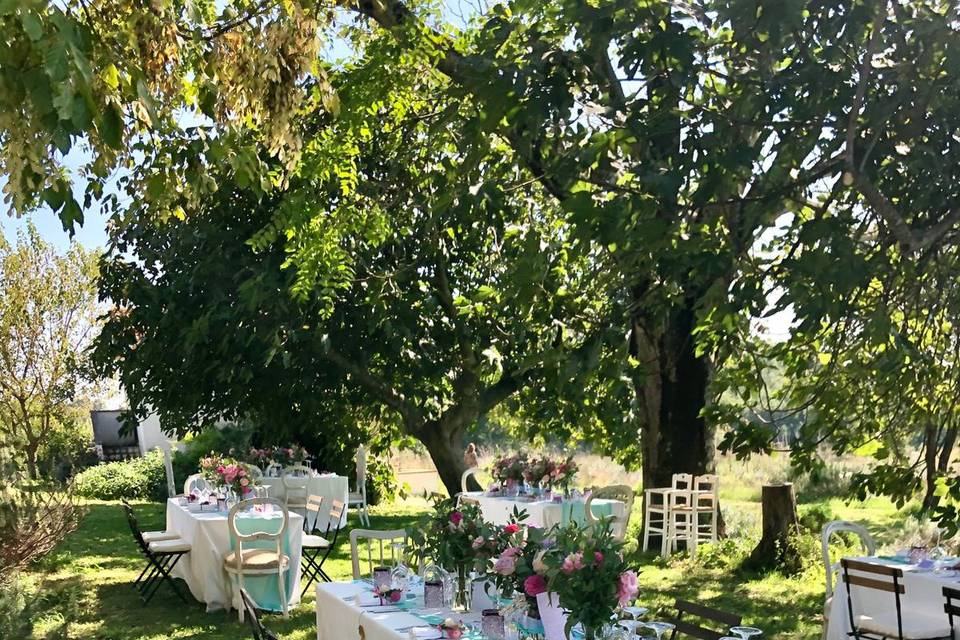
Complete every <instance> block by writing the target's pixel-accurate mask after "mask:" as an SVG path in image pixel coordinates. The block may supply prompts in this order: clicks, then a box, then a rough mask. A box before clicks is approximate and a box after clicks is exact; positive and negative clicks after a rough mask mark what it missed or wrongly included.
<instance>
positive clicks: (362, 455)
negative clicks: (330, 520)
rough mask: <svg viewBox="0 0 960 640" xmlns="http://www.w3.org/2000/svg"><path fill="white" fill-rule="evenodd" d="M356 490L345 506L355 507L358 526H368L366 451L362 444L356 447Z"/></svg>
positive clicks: (352, 492)
mask: <svg viewBox="0 0 960 640" xmlns="http://www.w3.org/2000/svg"><path fill="white" fill-rule="evenodd" d="M356 463H357V490H356V491H351V492H350V493H349V495H348V497H347V506H348V507H356V508H357V512H358V515H359V516H360V524H362V525H363V526H365V527H369V526H370V514H369V513H368V512H367V449H366V447H364V446H363V445H362V444H361V445H360V446H359V447H357V457H356Z"/></svg>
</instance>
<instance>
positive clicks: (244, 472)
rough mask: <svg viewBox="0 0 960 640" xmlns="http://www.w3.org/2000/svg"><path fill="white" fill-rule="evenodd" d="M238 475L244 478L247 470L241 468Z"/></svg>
mask: <svg viewBox="0 0 960 640" xmlns="http://www.w3.org/2000/svg"><path fill="white" fill-rule="evenodd" d="M237 475H238V476H240V477H241V478H242V477H243V476H245V475H247V472H246V471H244V470H243V469H240V471H238V472H237Z"/></svg>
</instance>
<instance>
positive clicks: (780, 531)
mask: <svg viewBox="0 0 960 640" xmlns="http://www.w3.org/2000/svg"><path fill="white" fill-rule="evenodd" d="M761 504H762V508H763V536H762V537H761V538H760V543H759V544H758V545H757V546H756V548H755V549H754V550H753V553H751V554H750V558H749V559H748V560H747V566H748V567H750V568H754V569H765V568H770V567H773V566H776V565H780V566H782V567H783V568H785V569H787V570H788V571H789V570H790V569H791V567H793V565H795V564H796V562H795V561H798V560H799V558H798V557H796V556H797V553H796V550H795V549H792V546H793V545H791V544H790V536H791V534H794V533H796V531H797V524H798V521H797V499H796V496H795V495H794V493H793V483H791V482H786V483H784V484H770V485H764V487H763V491H762V494H761Z"/></svg>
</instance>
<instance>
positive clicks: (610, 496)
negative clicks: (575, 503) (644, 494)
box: [584, 484, 634, 541]
mask: <svg viewBox="0 0 960 640" xmlns="http://www.w3.org/2000/svg"><path fill="white" fill-rule="evenodd" d="M633 499H634V495H633V489H631V488H630V487H629V486H628V485H625V484H615V485H611V486H609V487H597V488H596V489H594V490H593V491H591V492H590V497H589V498H587V502H586V504H585V505H584V515H585V516H586V518H587V522H589V523H591V524H592V523H595V522H599V521H600V520H601V519H603V520H609V521H610V522H611V529H612V531H613V535H614V537H615V538H616V539H617V540H620V541H623V540H624V539H625V538H626V537H627V524H628V523H629V522H630V513H631V512H632V511H633ZM594 500H619V501H620V502H622V503H623V516H622V517H619V516H615V515H611V516H606V517H603V518H598V517H597V516H596V514H594V513H593V509H592V504H593V501H594Z"/></svg>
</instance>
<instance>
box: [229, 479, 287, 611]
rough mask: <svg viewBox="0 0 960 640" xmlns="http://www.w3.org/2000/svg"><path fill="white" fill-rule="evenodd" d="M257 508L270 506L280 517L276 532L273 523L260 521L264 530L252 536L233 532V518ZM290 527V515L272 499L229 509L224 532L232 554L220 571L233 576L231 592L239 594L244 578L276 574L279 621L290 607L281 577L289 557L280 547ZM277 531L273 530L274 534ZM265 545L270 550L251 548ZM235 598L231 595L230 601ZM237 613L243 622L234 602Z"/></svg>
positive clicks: (235, 521)
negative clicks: (234, 579)
mask: <svg viewBox="0 0 960 640" xmlns="http://www.w3.org/2000/svg"><path fill="white" fill-rule="evenodd" d="M260 505H272V507H273V508H274V509H275V510H277V511H278V512H279V513H280V514H281V517H282V518H281V521H280V526H279V529H277V527H275V526H274V525H275V521H273V520H267V519H264V521H263V522H264V529H266V530H260V531H255V532H253V533H243V532H241V531H240V530H239V529H238V528H237V516H238V515H239V514H241V513H243V512H246V511H247V510H249V509H251V508H255V507H258V506H260ZM289 524H290V512H289V511H288V510H287V508H286V507H285V506H284V505H283V503H281V502H280V501H279V500H276V499H274V498H250V499H248V500H243V501H241V502H239V503H237V504H235V505H233V507H231V508H230V513H229V514H228V515H227V528H228V530H229V531H230V541H231V543H232V545H231V546H232V547H233V551H231V552H229V553H227V554H226V555H225V556H224V558H223V568H224V569H225V570H226V572H227V573H228V574H230V575H231V576H234V577H235V578H236V580H237V583H238V585H239V586H238V588H237V589H236V590H235V591H234V594H237V593H238V592H240V591H243V589H244V588H245V587H244V577H245V576H269V575H273V574H276V576H277V589H278V591H279V595H280V606H281V608H282V610H283V617H284V618H286V617H287V616H288V615H289V614H288V610H289V607H290V603H289V600H288V599H287V585H286V580H285V577H286V576H285V574H286V572H287V571H288V570H289V569H290V557H289V556H288V555H286V554H285V553H284V552H283V543H284V540H285V539H286V536H287V527H288V526H289ZM274 529H277V530H274ZM260 541H265V542H267V543H273V544H272V545H270V546H272V548H270V547H251V546H247V548H246V549H245V548H244V546H245V545H250V544H251V543H254V542H260ZM236 597H237V596H236V595H234V598H236ZM234 604H235V605H236V608H237V610H238V611H239V613H240V622H243V614H244V611H243V606H242V604H241V603H238V602H236V600H235V601H234Z"/></svg>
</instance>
